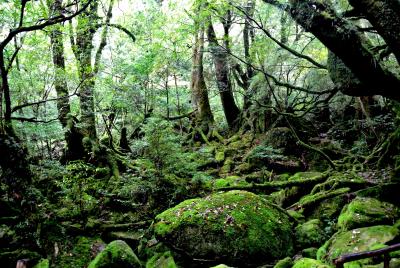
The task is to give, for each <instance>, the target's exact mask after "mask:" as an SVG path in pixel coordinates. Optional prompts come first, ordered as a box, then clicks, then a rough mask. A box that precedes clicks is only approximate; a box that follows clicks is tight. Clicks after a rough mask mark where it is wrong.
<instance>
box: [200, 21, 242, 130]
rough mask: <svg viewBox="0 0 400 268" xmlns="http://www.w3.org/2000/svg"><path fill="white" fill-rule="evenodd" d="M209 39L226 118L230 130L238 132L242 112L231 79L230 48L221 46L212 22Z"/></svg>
mask: <svg viewBox="0 0 400 268" xmlns="http://www.w3.org/2000/svg"><path fill="white" fill-rule="evenodd" d="M225 34H226V30H225ZM207 37H208V43H209V47H210V50H211V54H212V56H213V60H214V67H215V76H216V79H217V85H218V90H219V94H220V97H221V102H222V107H223V109H224V114H225V118H226V121H227V123H228V126H229V128H230V129H232V130H236V128H237V125H238V118H239V115H240V110H239V108H238V107H237V105H236V102H235V99H234V97H233V93H232V84H231V81H230V79H229V64H228V53H227V52H228V50H229V47H222V46H220V44H219V43H218V40H217V36H216V34H215V31H214V27H213V25H212V23H211V22H210V23H209V25H208V29H207ZM225 42H227V38H226V37H225Z"/></svg>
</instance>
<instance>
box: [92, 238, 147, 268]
mask: <svg viewBox="0 0 400 268" xmlns="http://www.w3.org/2000/svg"><path fill="white" fill-rule="evenodd" d="M135 267H141V263H140V261H139V259H138V257H137V256H136V255H135V253H134V252H133V250H132V249H131V248H130V247H129V246H128V244H127V243H125V242H124V241H122V240H115V241H113V242H111V243H110V244H108V245H107V247H106V248H105V249H104V250H103V251H102V252H100V253H99V254H98V255H97V256H96V258H95V259H94V260H93V261H92V262H91V263H90V264H89V266H88V268H135Z"/></svg>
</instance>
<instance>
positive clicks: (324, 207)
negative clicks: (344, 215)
mask: <svg viewBox="0 0 400 268" xmlns="http://www.w3.org/2000/svg"><path fill="white" fill-rule="evenodd" d="M345 204H346V201H345V199H344V198H342V196H336V197H334V198H330V199H327V200H323V201H321V202H319V203H318V204H316V206H315V207H314V209H313V210H311V211H309V213H308V214H309V215H310V218H318V219H320V220H322V221H323V222H331V221H333V222H336V219H337V217H338V216H339V214H340V211H341V210H342V209H343V206H345Z"/></svg>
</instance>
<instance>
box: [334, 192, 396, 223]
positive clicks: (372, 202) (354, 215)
mask: <svg viewBox="0 0 400 268" xmlns="http://www.w3.org/2000/svg"><path fill="white" fill-rule="evenodd" d="M398 215H399V211H398V209H397V208H396V207H395V206H394V205H392V204H390V203H386V202H381V201H379V200H377V199H374V198H367V197H357V198H356V199H354V200H353V201H352V202H351V203H350V204H349V205H347V206H346V207H344V208H343V210H342V213H341V214H340V216H339V219H338V227H340V228H341V229H343V230H350V229H354V228H358V227H366V226H372V225H378V224H393V223H394V221H395V219H396V218H397V217H398Z"/></svg>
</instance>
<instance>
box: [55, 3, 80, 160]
mask: <svg viewBox="0 0 400 268" xmlns="http://www.w3.org/2000/svg"><path fill="white" fill-rule="evenodd" d="M50 9H51V11H52V12H53V13H54V14H61V12H62V0H55V1H54V3H53V4H52V6H51V7H50ZM50 42H51V50H52V56H53V64H54V77H55V79H54V80H55V81H54V87H55V89H56V92H57V98H58V100H57V110H58V118H59V120H60V123H61V125H62V127H63V128H64V130H65V134H64V136H65V141H66V143H67V149H66V152H65V154H64V155H63V162H67V161H72V160H77V159H82V158H83V157H84V148H83V145H82V138H83V135H82V134H81V133H80V132H79V129H78V128H77V127H76V124H75V123H76V122H75V119H74V118H73V116H72V115H71V114H70V112H71V107H70V104H69V98H68V95H69V92H68V86H67V80H66V77H65V57H64V40H63V33H62V26H61V25H60V24H57V25H54V26H52V27H51V28H50Z"/></svg>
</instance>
